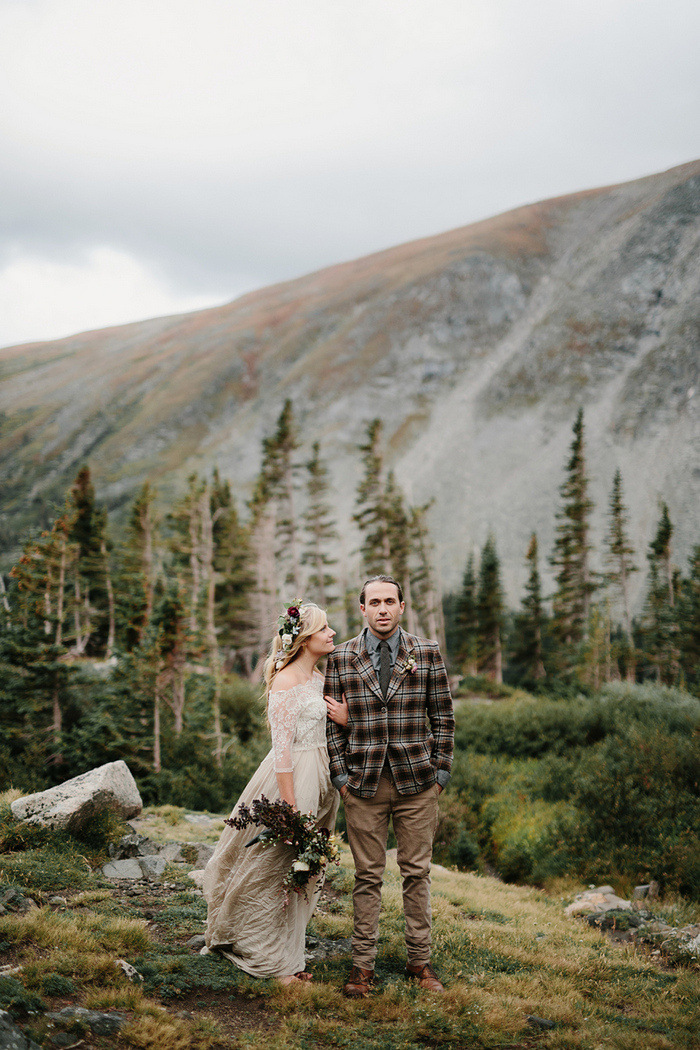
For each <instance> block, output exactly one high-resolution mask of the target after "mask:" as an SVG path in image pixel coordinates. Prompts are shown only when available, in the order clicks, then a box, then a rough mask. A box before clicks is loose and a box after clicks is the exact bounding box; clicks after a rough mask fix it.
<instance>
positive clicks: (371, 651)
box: [362, 625, 401, 674]
mask: <svg viewBox="0 0 700 1050" xmlns="http://www.w3.org/2000/svg"><path fill="white" fill-rule="evenodd" d="M362 633H363V634H364V636H365V638H364V641H365V649H366V650H367V655H368V656H369V658H370V660H371V661H372V667H373V668H374V670H375V671H376V672H377V674H379V660H380V653H379V643H380V642H384V641H386V642H388V643H389V657H390V659H391V669H392V671H393V669H394V667H395V666H396V661H397V659H398V656H399V646H400V645H401V631H400V629H399V627H398V625H397V627H396V630H395V631H394V633H393V634H391V635H389V637H388V638H377V636H376V634H372V632H371V631H370V629H369V627H365V629H364V631H363V632H362Z"/></svg>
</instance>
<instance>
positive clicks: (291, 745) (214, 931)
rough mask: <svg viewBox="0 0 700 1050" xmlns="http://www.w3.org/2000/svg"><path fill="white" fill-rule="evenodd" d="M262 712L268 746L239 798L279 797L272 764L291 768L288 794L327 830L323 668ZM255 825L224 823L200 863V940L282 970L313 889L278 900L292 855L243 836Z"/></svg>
mask: <svg viewBox="0 0 700 1050" xmlns="http://www.w3.org/2000/svg"><path fill="white" fill-rule="evenodd" d="M268 717H269V720H270V728H271V730H272V750H271V751H270V752H269V754H268V755H267V756H266V758H265V759H264V760H263V761H262V763H261V764H260V766H259V767H258V769H257V771H256V772H255V774H254V775H253V777H252V779H251V780H250V781H249V783H248V785H247V787H246V788H245V790H244V791H243V794H242V795H241V797H240V799H239V800H238V802H237V803H236V806H235V808H234V810H233V813H232V814H231V816H235V814H236V811H237V809H238V807H239V805H240V804H241V803H245V804H246V805H250V803H251V802H252V801H253V799H255V798H260V796H261V795H265V797H266V798H268V799H270V801H276V800H278V799H279V797H280V793H279V788H278V787H277V778H276V776H275V772H278V773H283V772H292V771H293V773H294V797H295V799H296V804H297V807H298V808H299V810H301V812H302V813H313V814H314V816H316V818H317V819H318V820H319V821H320V823H322V824H323V825H324V826H325V827H327V828H328V829H329V830H331V831H332V830H333V828H334V826H335V816H336V812H337V810H338V793H337V791H336V790H335V788H334V787H333V786H332V784H331V782H330V776H329V771H328V750H327V747H326V704H325V701H324V699H323V676H322V675H320V674H318V673H314V675H312V677H311V679H310V681H309V682H307V683H305V684H303V685H297V686H295V687H294V688H293V689H287V690H284V691H280V692H273V693H270V697H269V701H268ZM259 831H260V828H258V827H248V828H245V829H244V830H243V831H238V830H236V829H235V828H231V827H229V826H227V827H226V828H225V830H224V832H223V834H222V836H221V838H220V839H219V843H218V845H217V847H216V850H215V851H214V855H213V856H212V858H211V860H210V861H209V863H208V864H207V866H206V869H205V872H204V879H203V882H202V889H203V891H204V896H205V898H206V901H207V904H208V914H207V929H206V934H205V941H206V945H207V948H208V949H212V948H218V949H219V950H220V951H223V952H224V954H225V956H226V958H227V959H229V960H230V961H231V962H233V963H235V964H236V965H237V966H239V967H240V968H241V969H242V970H245V972H246V973H249V974H252V975H253V976H254V977H284V976H288V975H290V974H294V973H298V972H299V971H300V970H303V969H304V941H305V935H306V926H307V924H308V922H309V919H310V918H311V916H312V914H313V911H314V908H315V907H316V901H317V899H318V895H319V893H320V889H321V887H320V885H319V884H318V883H317V884H316V885H314V883H309V886H308V894H307V895H308V898H309V900H308V902H307V901H306V900H305V899H304V897H303V896H301V895H300V894H297V893H290V894H289V903H288V905H287V907H286V908H285V907H284V893H283V890H282V879H283V878H284V876H285V875H286V873H287V872H288V871H289V868H290V866H291V864H292V861H293V859H294V855H293V853H292V850H291V849H290V848H289V847H286V846H269V847H268V848H264V847H262V846H259V845H255V846H250V847H249V848H248V849H246V843H247V842H250V841H251V839H253V838H255V836H256V835H257V834H258V833H259Z"/></svg>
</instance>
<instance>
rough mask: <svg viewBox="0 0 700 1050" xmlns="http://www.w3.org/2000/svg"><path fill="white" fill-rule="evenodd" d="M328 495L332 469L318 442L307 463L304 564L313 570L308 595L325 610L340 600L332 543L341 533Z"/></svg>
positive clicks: (307, 590) (302, 559) (308, 584)
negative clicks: (322, 454) (333, 515)
mask: <svg viewBox="0 0 700 1050" xmlns="http://www.w3.org/2000/svg"><path fill="white" fill-rule="evenodd" d="M328 492H329V482H328V468H327V466H326V465H325V463H324V462H323V461H322V459H321V453H320V445H319V443H318V441H315V442H314V444H313V446H312V449H311V459H310V460H309V461H308V462H307V464H306V512H305V514H304V528H305V532H306V543H305V545H304V550H303V553H302V556H301V561H302V564H303V565H308V566H310V570H311V571H310V572H309V576H308V579H307V584H306V593H307V595H308V596H309V597H310V598H311V599H313V600H314V601H316V602H317V603H318V604H319V605H320V606H321V608H322V609H327V608H328V605H329V603H330V602H331V601H332V600H333V599H336V598H337V591H338V581H337V580H336V578H335V576H334V575H333V573H332V572H331V569H332V567H333V566H334V565H337V559H336V558H333V557H331V554H330V546H331V544H332V543H333V542H334V541H335V540H337V539H338V530H337V529H336V525H335V521H334V520H333V517H332V511H331V504H330V503H329V501H328Z"/></svg>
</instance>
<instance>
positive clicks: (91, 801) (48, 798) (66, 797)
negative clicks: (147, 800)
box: [11, 761, 143, 831]
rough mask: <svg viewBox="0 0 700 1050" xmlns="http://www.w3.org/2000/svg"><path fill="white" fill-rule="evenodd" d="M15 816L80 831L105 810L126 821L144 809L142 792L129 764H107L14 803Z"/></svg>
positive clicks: (18, 818) (32, 822)
mask: <svg viewBox="0 0 700 1050" xmlns="http://www.w3.org/2000/svg"><path fill="white" fill-rule="evenodd" d="M11 808H12V815H13V816H14V817H15V818H16V819H17V820H26V821H28V822H29V823H30V824H44V825H47V826H49V827H52V828H65V829H66V830H68V831H77V830H79V829H80V828H81V827H84V826H85V825H86V824H87V823H89V821H90V820H91V819H92V817H93V816H94V815H95V814H96V813H99V812H101V811H102V810H104V809H111V810H113V811H114V812H115V813H117V814H118V815H119V816H121V817H123V818H124V819H128V818H129V817H135V816H137V815H138V814H139V813H140V812H141V810H142V809H143V803H142V801H141V796H140V795H139V789H138V788H137V787H136V781H135V780H134V778H133V777H132V775H131V772H130V770H129V767H128V766H127V764H126V762H121V761H120V762H108V763H107V764H106V765H104V766H98V768H97V769H91V770H90V771H89V772H88V773H82V774H81V775H80V776H79V777H73V779H72V780H66V782H65V783H64V784H59V785H58V786H57V787H53V788H49V789H48V791H39V792H37V793H36V794H34V795H25V796H24V797H23V798H18V799H17V800H16V801H15V802H13V803H12V806H11Z"/></svg>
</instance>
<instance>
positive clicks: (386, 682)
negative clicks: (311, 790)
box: [324, 576, 454, 998]
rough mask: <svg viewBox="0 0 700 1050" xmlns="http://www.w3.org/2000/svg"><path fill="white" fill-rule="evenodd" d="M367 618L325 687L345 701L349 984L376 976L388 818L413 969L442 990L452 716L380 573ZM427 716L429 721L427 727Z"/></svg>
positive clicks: (364, 602)
mask: <svg viewBox="0 0 700 1050" xmlns="http://www.w3.org/2000/svg"><path fill="white" fill-rule="evenodd" d="M360 609H361V610H362V615H363V616H364V618H365V620H366V623H367V626H366V627H365V629H364V630H363V631H362V633H361V634H360V635H358V637H357V638H352V639H351V640H350V641H349V642H345V643H344V644H343V645H339V646H338V647H337V648H336V649H335V650H334V652H332V653H331V654H330V656H329V658H328V667H327V670H326V684H325V690H324V691H325V693H327V694H328V695H329V696H330V697H332V698H333V699H334V700H336V701H340V700H341V697H342V695H343V694H344V695H345V697H346V699H347V702H348V713H349V717H348V724H347V726H345V727H341V726H339V725H336V724H335V723H334V722H331V721H330V720H329V721H328V753H329V756H330V769H331V779H332V781H333V784H334V785H335V787H336V788H338V790H339V791H340V794H341V796H342V798H343V801H344V803H345V817H346V821H347V830H348V841H349V843H350V849H351V850H352V855H353V858H354V861H355V887H354V890H353V909H354V927H353V937H352V961H353V967H352V971H351V973H350V976H349V978H348V980H347V982H346V984H345V987H344V988H343V991H344V993H345V995H347V996H350V997H351V998H361V997H364V996H366V995H367V994H368V993H369V990H370V988H371V986H372V983H373V980H374V961H375V958H376V955H377V939H378V936H379V910H380V905H381V890H382V880H383V875H384V868H385V865H386V842H387V832H388V829H389V818H390V817H391V819H392V822H393V826H394V833H395V835H396V842H397V847H398V848H397V861H398V865H399V870H400V872H401V876H402V879H403V907H404V917H405V921H406V952H407V957H408V958H407V965H406V975H407V976H408V977H411V978H414V979H415V980H417V981H418V983H419V984H420V987H421V988H425V989H428V990H429V991H435V992H442V991H444V989H443V986H442V984H441V983H440V981H439V980H438V977H437V975H436V973H435V971H434V970H433V968H432V967H431V965H430V929H431V911H430V860H431V856H432V850H433V838H434V837H435V831H436V829H437V822H438V795H439V794H440V792H441V791H442V789H443V788H444V787H445V785H446V784H447V782H448V780H449V779H450V769H451V767H452V748H453V742H454V717H453V714H452V698H451V696H450V689H449V686H448V683H447V674H446V672H445V665H444V664H443V662H442V657H441V656H440V652H439V650H438V647H437V644H436V643H435V642H427V641H425V640H423V639H421V638H416V637H414V636H413V635H410V634H406V632H405V631H404V630H402V628H401V627H400V625H399V621H400V619H401V615H402V613H403V611H404V601H403V594H402V592H401V587H400V585H399V584H398V583H397V582H396V580H394V579H393V578H392V577H391V576H373V577H372V578H371V579H369V580H368V581H367V582H366V583H365V585H364V587H363V588H362V593H361V594H360ZM428 723H430V729H428Z"/></svg>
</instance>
